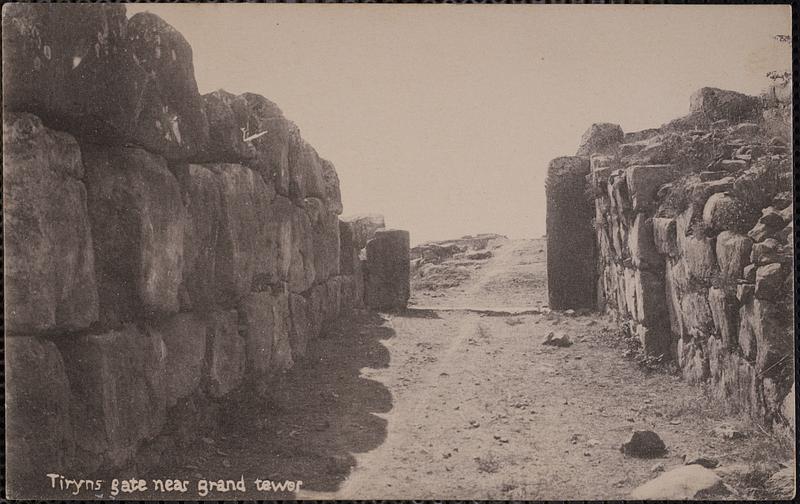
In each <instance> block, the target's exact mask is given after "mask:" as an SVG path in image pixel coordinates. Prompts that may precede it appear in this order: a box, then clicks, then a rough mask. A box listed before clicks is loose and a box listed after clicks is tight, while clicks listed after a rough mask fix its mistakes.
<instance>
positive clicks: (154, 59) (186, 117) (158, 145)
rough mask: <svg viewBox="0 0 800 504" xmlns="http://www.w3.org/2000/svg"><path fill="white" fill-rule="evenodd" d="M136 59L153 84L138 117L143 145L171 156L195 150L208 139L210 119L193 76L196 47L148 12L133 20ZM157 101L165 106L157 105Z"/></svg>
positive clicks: (138, 133)
mask: <svg viewBox="0 0 800 504" xmlns="http://www.w3.org/2000/svg"><path fill="white" fill-rule="evenodd" d="M127 31H128V40H129V49H130V52H131V56H132V58H133V60H134V61H135V62H136V63H137V64H138V65H139V66H140V67H141V69H142V70H143V71H144V72H146V73H147V75H148V80H147V81H146V82H147V85H148V86H152V89H148V90H147V93H143V97H144V98H145V99H147V98H150V97H151V96H153V98H151V99H150V100H149V101H152V102H153V103H152V105H153V106H152V107H144V108H143V109H142V112H141V113H140V115H139V117H138V119H139V124H138V125H137V128H136V137H137V139H139V141H141V142H142V145H144V146H145V147H147V148H148V149H149V150H152V151H154V152H158V153H162V154H163V155H164V157H166V158H168V159H182V158H186V157H189V156H192V155H194V154H196V153H197V152H198V151H199V150H200V149H201V148H202V147H203V146H204V145H205V144H206V143H207V142H208V120H207V118H206V115H205V113H204V104H203V99H202V97H201V96H200V94H199V93H198V91H197V83H196V82H195V78H194V63H193V61H192V47H191V46H190V45H189V43H188V42H187V41H186V39H185V38H183V35H181V34H180V32H178V31H177V30H176V29H175V28H173V27H172V26H171V25H170V24H168V23H166V22H165V21H164V20H163V19H161V18H160V17H158V16H156V15H155V14H151V13H149V12H140V13H138V14H135V15H134V16H133V17H131V19H130V20H129V21H128V28H127ZM155 105H160V106H161V109H160V110H159V109H157V108H156V107H155Z"/></svg>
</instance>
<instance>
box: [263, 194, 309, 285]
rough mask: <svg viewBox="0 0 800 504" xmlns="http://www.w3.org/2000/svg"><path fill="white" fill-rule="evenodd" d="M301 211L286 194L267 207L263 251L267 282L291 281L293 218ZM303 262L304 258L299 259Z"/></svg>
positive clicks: (274, 283) (275, 283)
mask: <svg viewBox="0 0 800 504" xmlns="http://www.w3.org/2000/svg"><path fill="white" fill-rule="evenodd" d="M298 211H300V209H298V208H297V207H296V206H294V205H293V204H292V202H291V201H289V199H288V198H286V197H285V196H281V195H278V196H277V197H276V198H275V199H274V200H273V201H272V203H270V204H269V206H268V207H267V209H266V215H265V218H264V220H263V221H262V222H261V223H260V225H261V226H263V229H262V233H263V236H264V240H265V247H264V250H263V253H264V255H265V257H266V258H267V261H266V262H265V264H264V265H265V267H266V271H265V273H266V275H265V279H264V280H265V282H266V283H268V284H273V285H277V284H278V283H280V282H288V281H289V272H290V270H291V267H292V260H293V259H292V240H293V236H292V231H293V227H292V219H293V216H294V215H295V213H296V212H298ZM298 260H299V261H300V262H301V263H302V259H298Z"/></svg>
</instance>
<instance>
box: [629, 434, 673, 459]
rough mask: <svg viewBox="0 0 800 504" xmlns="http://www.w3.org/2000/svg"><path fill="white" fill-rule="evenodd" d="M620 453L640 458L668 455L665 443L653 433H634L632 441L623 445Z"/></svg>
mask: <svg viewBox="0 0 800 504" xmlns="http://www.w3.org/2000/svg"><path fill="white" fill-rule="evenodd" d="M620 451H622V453H624V454H625V455H630V456H632V457H639V458H655V457H661V456H663V455H664V454H666V453H667V447H666V445H665V444H664V441H662V440H661V438H660V437H659V436H658V434H656V433H655V432H653V431H641V430H640V431H634V432H633V434H632V435H631V439H630V440H629V441H628V442H626V443H623V445H622V447H621V448H620Z"/></svg>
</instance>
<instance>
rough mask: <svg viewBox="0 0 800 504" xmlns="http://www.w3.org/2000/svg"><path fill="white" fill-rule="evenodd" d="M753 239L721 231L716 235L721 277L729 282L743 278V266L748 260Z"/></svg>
mask: <svg viewBox="0 0 800 504" xmlns="http://www.w3.org/2000/svg"><path fill="white" fill-rule="evenodd" d="M752 248H753V241H752V240H751V239H750V238H748V237H746V236H744V235H741V234H737V233H734V232H731V231H723V232H721V233H720V234H719V235H717V243H716V252H717V263H719V268H720V273H721V274H722V277H723V278H724V279H726V280H727V281H729V282H733V281H736V280H738V279H741V278H744V268H745V266H747V265H748V263H749V262H750V251H751V250H752Z"/></svg>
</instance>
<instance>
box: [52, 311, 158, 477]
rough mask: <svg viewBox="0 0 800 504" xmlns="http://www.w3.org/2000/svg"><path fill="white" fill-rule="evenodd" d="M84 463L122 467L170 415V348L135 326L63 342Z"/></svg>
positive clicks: (73, 418)
mask: <svg viewBox="0 0 800 504" xmlns="http://www.w3.org/2000/svg"><path fill="white" fill-rule="evenodd" d="M58 344H59V349H60V350H61V354H62V356H63V358H64V365H65V369H66V371H67V377H68V379H69V384H70V390H71V400H70V402H71V404H70V406H71V409H72V425H73V428H74V429H75V440H76V444H77V447H78V448H79V449H80V450H81V453H80V454H79V455H80V457H81V459H82V463H83V464H85V465H87V466H89V467H92V466H94V467H93V468H96V467H99V466H102V465H109V466H112V467H119V466H121V465H123V464H124V463H125V462H127V461H128V460H129V459H130V458H131V457H132V456H133V454H134V453H135V451H136V449H137V447H138V446H139V444H140V443H142V442H143V441H145V440H151V439H153V438H154V437H155V436H156V435H157V434H158V433H159V432H160V431H161V428H162V427H163V425H164V421H165V417H166V398H167V394H166V386H165V385H166V379H165V378H166V364H167V347H166V346H165V344H164V341H163V340H162V339H161V336H160V334H159V333H158V332H155V331H153V332H149V333H141V332H139V330H138V329H136V327H134V326H133V325H126V326H125V327H123V328H122V329H120V330H114V331H110V332H107V333H104V334H92V335H86V336H78V337H74V338H70V339H69V340H67V339H64V340H63V341H59V343H58Z"/></svg>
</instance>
